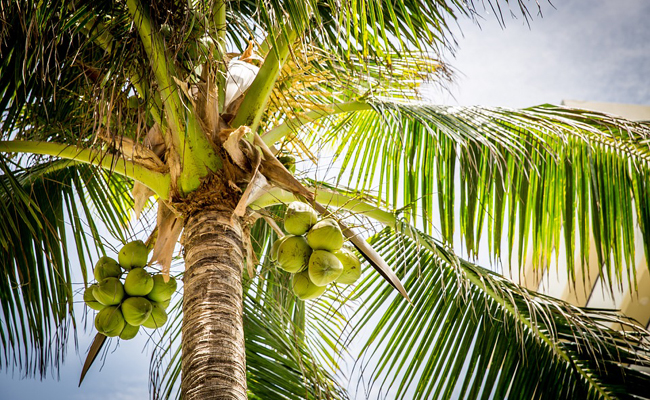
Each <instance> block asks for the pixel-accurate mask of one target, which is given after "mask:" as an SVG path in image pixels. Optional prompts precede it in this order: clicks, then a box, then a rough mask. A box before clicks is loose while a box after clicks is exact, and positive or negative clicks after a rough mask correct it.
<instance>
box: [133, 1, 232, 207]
mask: <svg viewBox="0 0 650 400" xmlns="http://www.w3.org/2000/svg"><path fill="white" fill-rule="evenodd" d="M126 3H127V6H128V7H129V13H130V14H131V17H132V18H133V22H134V23H135V25H136V27H137V29H138V32H139V33H140V38H141V40H142V44H143V45H144V48H145V51H146V52H147V55H148V57H149V61H150V62H151V65H152V68H153V72H154V75H155V77H156V81H157V83H158V88H159V90H160V96H161V99H162V100H163V104H164V108H165V115H166V117H167V118H166V120H167V124H168V126H169V128H170V130H171V137H170V138H169V140H170V142H171V143H168V147H170V148H172V149H174V150H175V151H177V152H178V154H179V158H180V162H181V168H182V169H181V174H180V178H179V182H178V187H179V188H180V190H181V192H182V193H183V194H186V193H189V192H192V191H194V190H195V189H197V188H198V187H199V185H200V183H201V179H202V178H203V177H205V176H206V175H207V174H208V173H209V172H210V171H216V170H219V169H220V168H221V159H220V158H219V156H218V155H217V154H216V153H215V152H214V151H213V149H212V145H211V144H210V142H209V141H208V139H207V137H206V136H205V133H204V132H203V130H202V129H201V124H200V123H199V122H198V120H197V117H196V114H195V112H194V110H193V109H192V108H189V109H188V108H186V107H185V106H184V105H183V103H182V101H181V98H180V93H179V92H180V91H179V90H178V87H177V85H176V83H175V82H174V79H173V78H174V77H176V76H177V74H176V72H175V71H174V66H173V65H172V64H171V63H170V62H168V58H167V56H166V54H165V49H164V47H163V42H162V40H161V38H160V36H159V35H158V33H157V32H155V31H154V30H153V29H152V25H151V21H150V19H149V16H148V15H147V13H146V11H145V9H144V8H143V6H142V4H141V3H140V1H139V0H127V2H126Z"/></svg>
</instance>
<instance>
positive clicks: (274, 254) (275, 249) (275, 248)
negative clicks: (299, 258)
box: [269, 236, 289, 262]
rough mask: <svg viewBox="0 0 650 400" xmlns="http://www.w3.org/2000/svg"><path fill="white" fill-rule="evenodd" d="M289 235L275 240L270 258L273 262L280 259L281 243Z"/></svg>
mask: <svg viewBox="0 0 650 400" xmlns="http://www.w3.org/2000/svg"><path fill="white" fill-rule="evenodd" d="M288 237H289V236H282V237H281V238H280V239H278V240H276V241H275V242H273V246H271V251H269V259H270V260H271V261H272V262H276V261H278V250H280V245H281V244H282V242H284V240H285V239H286V238H288Z"/></svg>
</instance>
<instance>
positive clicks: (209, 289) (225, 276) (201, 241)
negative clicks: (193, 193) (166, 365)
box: [181, 210, 247, 400]
mask: <svg viewBox="0 0 650 400" xmlns="http://www.w3.org/2000/svg"><path fill="white" fill-rule="evenodd" d="M231 215H232V211H228V210H224V211H215V210H204V211H200V212H198V213H196V214H195V215H193V216H191V217H190V218H189V219H188V220H187V224H186V226H185V235H184V238H185V243H184V244H185V267H186V270H185V277H184V299H183V314H184V316H183V343H182V346H183V355H182V357H183V358H182V370H183V377H182V383H181V392H182V398H183V399H184V400H193V399H201V400H208V399H220V400H222V399H228V400H231V399H246V398H247V395H246V355H245V348H244V329H243V310H242V270H243V266H244V252H243V245H242V228H241V226H240V224H239V221H238V220H237V219H236V218H233V219H231Z"/></svg>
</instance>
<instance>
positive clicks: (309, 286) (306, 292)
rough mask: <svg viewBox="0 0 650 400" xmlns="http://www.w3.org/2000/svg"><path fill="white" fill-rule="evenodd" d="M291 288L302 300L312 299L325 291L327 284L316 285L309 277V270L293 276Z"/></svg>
mask: <svg viewBox="0 0 650 400" xmlns="http://www.w3.org/2000/svg"><path fill="white" fill-rule="evenodd" d="M291 288H292V289H293V292H294V293H295V294H296V296H298V298H299V299H300V300H311V299H315V298H316V297H318V296H320V295H321V294H323V293H325V290H326V289H327V286H316V285H314V283H313V282H312V281H311V280H310V279H309V271H302V272H298V273H297V274H294V275H293V277H292V278H291Z"/></svg>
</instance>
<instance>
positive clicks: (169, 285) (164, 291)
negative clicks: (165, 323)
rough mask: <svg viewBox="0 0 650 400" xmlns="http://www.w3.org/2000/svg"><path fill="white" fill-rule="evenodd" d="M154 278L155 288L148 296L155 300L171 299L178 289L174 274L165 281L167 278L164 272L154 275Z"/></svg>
mask: <svg viewBox="0 0 650 400" xmlns="http://www.w3.org/2000/svg"><path fill="white" fill-rule="evenodd" d="M152 279H153V288H152V289H151V292H149V294H148V295H147V297H148V298H149V299H150V300H152V301H155V302H158V303H160V302H164V301H169V299H171V298H172V295H173V294H174V292H175V291H176V286H177V284H176V279H174V277H173V276H170V277H169V280H168V281H167V282H165V278H164V277H163V276H162V274H156V275H154V276H153V277H152Z"/></svg>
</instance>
